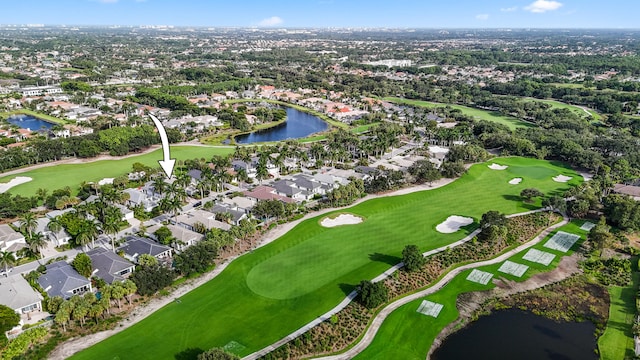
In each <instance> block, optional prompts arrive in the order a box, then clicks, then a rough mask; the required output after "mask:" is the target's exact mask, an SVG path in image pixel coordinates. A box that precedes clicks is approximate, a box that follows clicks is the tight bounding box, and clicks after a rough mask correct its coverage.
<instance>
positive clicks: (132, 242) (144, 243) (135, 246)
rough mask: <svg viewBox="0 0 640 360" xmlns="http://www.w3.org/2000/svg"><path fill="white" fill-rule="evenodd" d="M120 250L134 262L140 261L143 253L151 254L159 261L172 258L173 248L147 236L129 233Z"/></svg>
mask: <svg viewBox="0 0 640 360" xmlns="http://www.w3.org/2000/svg"><path fill="white" fill-rule="evenodd" d="M120 251H122V252H123V253H124V257H125V258H126V259H128V260H130V261H132V262H134V263H138V257H139V256H140V255H142V254H148V255H151V256H153V257H155V258H156V259H158V261H159V262H165V261H168V260H169V259H171V254H172V252H173V249H171V248H170V247H168V246H165V245H162V244H158V243H157V242H155V241H153V240H150V239H147V238H143V237H139V236H134V235H129V236H127V237H125V244H124V245H122V246H121V247H119V248H118V252H120Z"/></svg>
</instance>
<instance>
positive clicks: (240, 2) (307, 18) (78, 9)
mask: <svg viewBox="0 0 640 360" xmlns="http://www.w3.org/2000/svg"><path fill="white" fill-rule="evenodd" d="M2 6H3V10H2V14H0V24H5V25H6V24H44V25H121V26H138V25H173V26H181V27H182V26H198V27H202V26H204V27H276V28H283V27H288V28H302V27H315V28H318V27H319V28H326V27H339V28H346V27H358V28H362V27H370V28H384V27H386V28H611V29H616V28H639V27H640V26H639V25H638V22H637V20H636V17H637V14H638V13H639V12H640V2H636V1H628V0H609V1H601V0H489V1H478V0H453V1H431V0H395V1H388V0H386V1H382V0H368V1H366V0H302V1H300V0H297V1H294V0H271V1H264V0H236V1H219V0H210V1H207V0H182V1H175V0H56V1H51V0H21V1H4V2H3V4H2Z"/></svg>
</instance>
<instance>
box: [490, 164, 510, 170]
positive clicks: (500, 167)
mask: <svg viewBox="0 0 640 360" xmlns="http://www.w3.org/2000/svg"><path fill="white" fill-rule="evenodd" d="M506 168H508V166H507V165H498V164H496V163H493V164H491V165H489V169H491V170H504V169H506Z"/></svg>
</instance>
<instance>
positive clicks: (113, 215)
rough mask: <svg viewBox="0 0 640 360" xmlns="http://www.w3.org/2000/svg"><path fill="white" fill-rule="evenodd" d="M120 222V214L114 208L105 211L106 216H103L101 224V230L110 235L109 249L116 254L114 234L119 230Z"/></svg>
mask: <svg viewBox="0 0 640 360" xmlns="http://www.w3.org/2000/svg"><path fill="white" fill-rule="evenodd" d="M121 220H122V214H121V213H120V210H118V209H117V208H114V207H110V208H109V209H107V214H106V215H105V217H104V222H103V224H102V230H104V232H105V233H107V234H108V235H112V236H109V238H110V239H111V248H112V249H113V252H116V245H115V240H116V234H117V233H118V231H119V230H120V226H119V223H120V221H121Z"/></svg>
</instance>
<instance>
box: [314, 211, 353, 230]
mask: <svg viewBox="0 0 640 360" xmlns="http://www.w3.org/2000/svg"><path fill="white" fill-rule="evenodd" d="M361 222H362V218H361V217H358V216H355V215H352V214H340V215H338V216H337V217H335V218H333V219H330V218H324V219H322V221H321V222H320V225H322V226H324V227H328V228H330V227H336V226H340V225H355V224H360V223H361Z"/></svg>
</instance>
